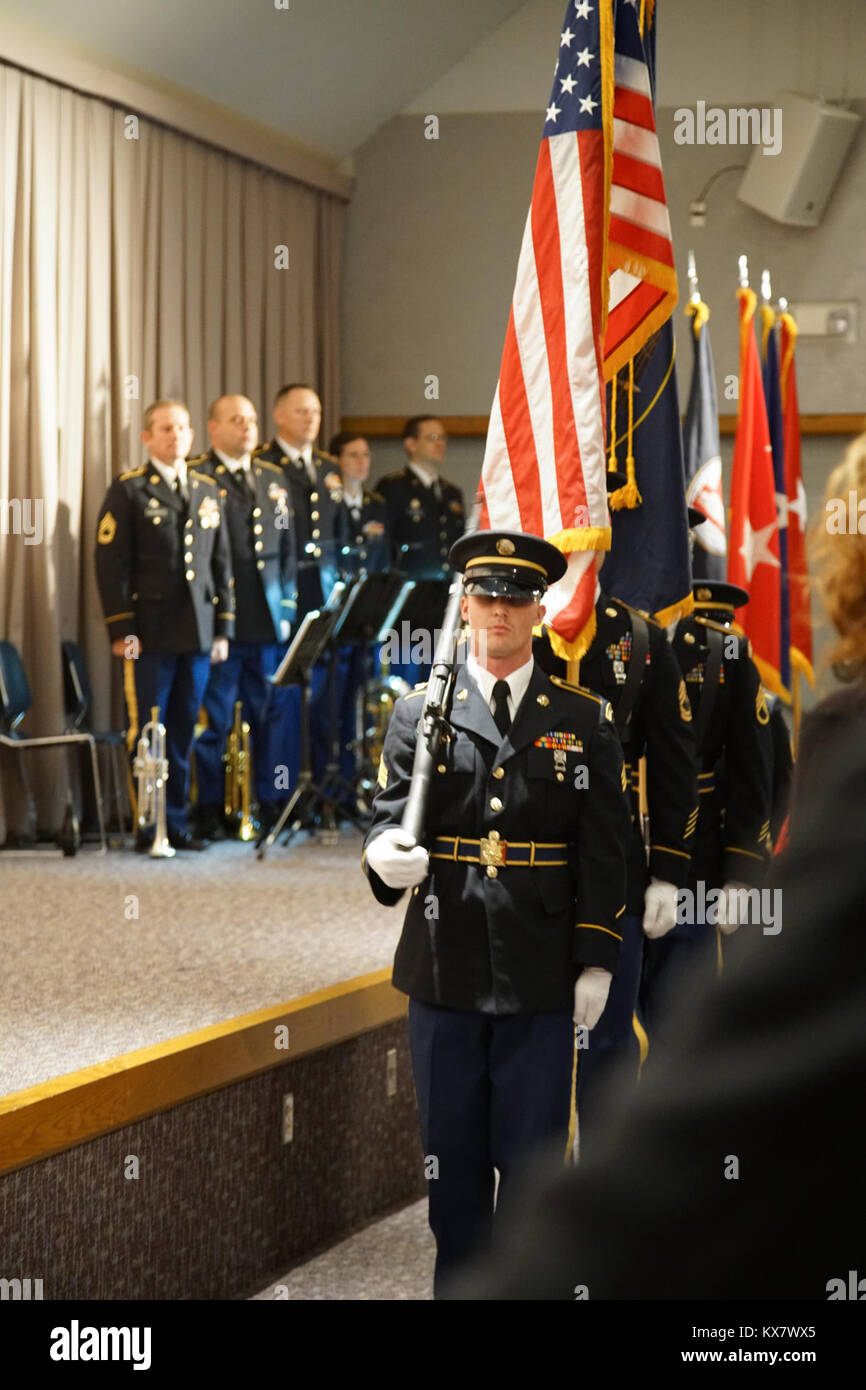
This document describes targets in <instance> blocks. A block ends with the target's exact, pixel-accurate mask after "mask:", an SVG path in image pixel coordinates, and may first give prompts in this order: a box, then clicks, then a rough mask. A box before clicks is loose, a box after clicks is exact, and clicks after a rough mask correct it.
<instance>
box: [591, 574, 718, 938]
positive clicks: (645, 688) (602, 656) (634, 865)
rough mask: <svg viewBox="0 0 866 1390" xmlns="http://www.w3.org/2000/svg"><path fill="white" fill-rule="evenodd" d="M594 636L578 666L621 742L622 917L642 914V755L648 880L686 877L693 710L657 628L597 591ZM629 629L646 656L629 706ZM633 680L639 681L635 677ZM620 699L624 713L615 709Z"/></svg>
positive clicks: (691, 820) (694, 799)
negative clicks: (626, 841)
mask: <svg viewBox="0 0 866 1390" xmlns="http://www.w3.org/2000/svg"><path fill="white" fill-rule="evenodd" d="M595 614H596V632H595V637H594V638H593V640H592V644H591V645H590V647H589V650H588V651H587V653H586V655H585V656H584V657H583V659H582V661H581V663H580V680H581V683H582V684H583V685H586V686H588V687H589V689H590V690H594V691H596V693H597V694H599V695H601V696H602V697H603V699H605V700H609V701H610V703H611V705H612V706H613V717H614V723H615V724H616V726H617V729H618V732H619V735H620V738H621V739H622V744H623V750H624V754H625V761H626V776H627V777H628V781H629V789H630V793H631V799H632V826H633V833H632V841H631V852H630V855H629V893H628V911H629V912H631V913H635V914H638V915H639V914H641V913H642V912H643V899H644V892H645V890H646V885H647V857H646V853H645V849H644V841H643V835H642V833H641V825H640V809H639V799H638V762H639V759H640V758H641V757H643V756H644V755H646V794H647V809H648V812H649V825H650V851H649V870H648V872H649V874H651V875H652V876H653V877H654V878H659V879H664V880H665V882H667V883H673V884H675V885H676V886H677V887H678V888H681V887H682V886H683V885H684V884H685V882H686V879H687V878H688V871H689V860H690V858H691V845H692V843H693V836H694V831H695V824H696V821H697V806H698V793H697V769H696V765H695V738H694V723H693V720H692V712H691V708H690V706H689V701H688V697H687V695H686V688H685V683H684V681H683V677H682V672H681V671H680V668H679V666H678V664H677V660H676V657H675V656H674V654H673V651H672V650H671V646H670V643H669V642H668V639H667V636H666V634H665V630H664V628H663V627H662V626H661V625H660V624H659V623H657V622H654V621H653V619H651V618H647V617H644V615H643V614H640V613H637V612H635V610H634V609H632V608H630V607H629V606H628V604H625V603H623V602H622V600H621V599H616V598H610V597H609V596H608V595H607V594H605V593H604V592H602V593H601V594H600V596H599V598H598V600H597V602H596V605H595ZM635 627H638V628H640V629H641V630H642V632H643V634H644V636H643V640H642V641H641V647H642V648H643V646H644V643H645V654H644V656H643V669H642V671H641V672H640V677H639V679H640V685H639V687H638V688H637V691H636V694H635V696H634V698H633V700H632V698H631V690H630V679H629V677H630V672H631V658H632V652H633V651H634V649H635V645H634V644H635ZM632 679H634V680H637V679H638V673H635V675H634V677H632ZM624 695H625V697H626V699H627V700H628V702H629V704H630V706H631V708H630V711H629V713H628V715H627V716H626V718H625V719H622V718H620V717H619V707H620V704H621V702H622V699H623V696H624Z"/></svg>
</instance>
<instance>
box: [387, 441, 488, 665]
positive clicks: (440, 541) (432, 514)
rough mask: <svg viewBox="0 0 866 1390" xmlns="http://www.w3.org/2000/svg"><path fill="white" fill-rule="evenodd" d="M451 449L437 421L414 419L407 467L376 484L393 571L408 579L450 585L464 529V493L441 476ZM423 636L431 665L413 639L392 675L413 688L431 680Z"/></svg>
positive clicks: (430, 639)
mask: <svg viewBox="0 0 866 1390" xmlns="http://www.w3.org/2000/svg"><path fill="white" fill-rule="evenodd" d="M447 446H448V436H447V434H446V433H445V426H444V424H443V423H442V421H441V420H440V419H439V418H438V416H435V415H413V416H412V417H411V418H410V419H408V420H407V421H406V423H405V425H404V426H403V448H404V449H405V450H406V454H407V456H408V462H407V464H406V467H405V468H401V469H398V470H397V472H396V473H388V474H387V475H386V476H385V477H384V478H380V479H379V482H378V484H377V488H378V491H379V492H380V493H381V494H382V496H383V497H384V498H385V504H386V507H387V517H388V531H389V533H390V536H391V547H392V552H393V561H394V566H395V568H396V569H398V570H400V571H401V572H402V573H403V574H405V575H406V576H407V577H408V578H409V579H441V580H447V579H450V577H451V562H450V560H449V558H448V555H449V551H450V548H451V546H452V545H453V544H454V542H455V541H456V540H459V538H460V537H461V536H462V535H463V532H464V530H465V528H466V514H465V508H464V504H463V493H462V492H461V491H460V489H459V487H457V486H456V485H455V484H454V483H450V482H448V480H447V479H446V478H443V477H442V475H441V471H440V470H441V467H442V460H443V459H444V457H445V450H446V448H447ZM443 609H444V599H443ZM423 636H426V637H427V638H428V642H429V650H430V660H428V661H418V660H416V659H415V658H413V656H412V654H411V652H412V648H413V647H414V645H415V643H414V639H413V640H412V642H411V645H410V649H409V650H408V651H404V652H402V653H401V658H402V659H401V661H400V662H399V663H398V662H392V663H391V670H392V672H393V673H394V675H397V676H402V677H403V679H404V680H407V681H408V682H409V684H410V685H414V684H415V683H416V682H417V681H421V680H426V678H427V676H428V675H429V674H430V665H431V662H432V649H433V634H432V633H431V634H422V637H423ZM422 650H423V646H422Z"/></svg>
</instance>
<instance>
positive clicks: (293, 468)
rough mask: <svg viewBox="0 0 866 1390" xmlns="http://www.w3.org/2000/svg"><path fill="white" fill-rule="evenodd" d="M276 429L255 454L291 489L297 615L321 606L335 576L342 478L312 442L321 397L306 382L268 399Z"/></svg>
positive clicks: (340, 533)
mask: <svg viewBox="0 0 866 1390" xmlns="http://www.w3.org/2000/svg"><path fill="white" fill-rule="evenodd" d="M274 422H275V424H276V426H277V433H276V436H275V438H274V439H272V440H271V442H270V444H267V445H263V446H262V447H261V448H260V449H258V450H257V451H256V458H258V459H262V460H264V461H266V462H268V463H274V464H277V465H278V466H279V467H281V468H282V469H283V470H284V472H285V475H286V479H287V481H288V484H289V486H290V488H291V490H292V508H293V510H294V513H295V522H296V530H297V536H298V621H300V620H301V618H303V617H304V616H305V615H306V614H307V613H309V612H310V610H311V609H313V608H321V607H322V604H323V603H325V602H326V601H327V598H328V595H329V594H330V592H331V589H332V588H333V586H334V584H335V583H336V581H337V579H338V578H339V549H340V543H341V541H342V538H343V532H344V525H345V522H344V511H343V492H342V480H341V478H340V473H339V470H338V468H337V467H336V465H335V463H334V460H333V459H332V458H331V457H330V456H329V455H328V454H324V453H322V451H321V450H320V449H317V448H316V447H315V441H316V439H317V438H318V436H319V426H320V425H321V423H322V403H321V401H320V400H319V397H318V396H317V395H316V392H315V391H314V390H313V388H312V387H311V386H307V385H306V383H304V382H290V383H289V385H288V386H282V387H281V388H280V390H279V391H278V392H277V395H276V399H275V401H274Z"/></svg>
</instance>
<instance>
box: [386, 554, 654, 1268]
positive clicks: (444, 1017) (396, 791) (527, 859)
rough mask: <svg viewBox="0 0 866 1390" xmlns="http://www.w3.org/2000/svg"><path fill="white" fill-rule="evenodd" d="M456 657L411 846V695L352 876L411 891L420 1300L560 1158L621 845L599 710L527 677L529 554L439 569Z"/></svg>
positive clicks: (583, 695)
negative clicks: (539, 1151)
mask: <svg viewBox="0 0 866 1390" xmlns="http://www.w3.org/2000/svg"><path fill="white" fill-rule="evenodd" d="M451 558H452V560H453V563H454V566H455V568H457V569H458V570H460V571H462V572H463V574H464V597H463V600H462V607H461V613H462V616H463V620H464V622H466V623H468V625H469V629H470V644H471V651H470V654H469V656H468V657H467V660H466V663H465V665H462V666H458V669H457V671H456V673H455V680H454V698H453V701H452V706H451V712H450V715H449V719H450V727H449V728H448V729H447V730H446V733H447V735H448V737H447V740H443V741H441V742H440V745H439V748H438V750H437V753H436V756H435V757H434V767H435V772H434V774H433V778H432V783H431V789H430V801H429V805H428V809H427V821H426V835H425V844H424V845H421V844H416V843H415V841H414V840H413V839H412V837H411V836H408V835H407V834H406V832H405V831H404V830H403V829H402V828H401V818H402V815H403V811H404V809H405V806H406V801H407V797H408V794H409V787H410V782H411V775H412V765H413V760H414V752H415V741H416V730H417V723H418V719H419V716H420V714H421V710H422V707H423V704H424V695H423V692H422V691H420V690H418V691H413V692H412V693H411V694H409V695H407V696H405V697H403V698H402V699H400V700H399V701H398V702H397V704H396V706H395V709H394V715H393V718H392V720H391V724H390V726H389V729H388V733H387V736H386V739H385V746H384V749H383V754H382V761H381V763H380V768H379V790H378V792H377V795H376V799H375V802H374V806H373V823H372V826H371V829H370V832H369V834H368V836H367V842H366V848H365V851H364V858H363V863H364V867H365V869H366V872H367V876H368V878H369V880H370V885H371V887H372V889H373V892H374V894H375V896H376V898H377V899H378V901H379V902H381V903H384V904H386V905H393V904H395V903H396V902H398V901H399V899H400V898H401V897H402V896H403V893H404V891H405V890H406V888H411V889H412V895H411V897H410V899H409V907H408V910H407V912H406V917H405V921H404V924H403V933H402V936H401V938H400V944H399V945H398V947H397V955H396V958H395V962H394V984H395V986H396V987H397V989H399V990H402V991H403V992H404V993H405V994H408V995H409V997H410V998H409V1042H410V1048H411V1053H412V1068H413V1073H414V1078H415V1088H416V1092H417V1096H418V1108H419V1116H420V1122H421V1136H422V1143H423V1146H424V1153H425V1155H426V1156H427V1157H428V1159H435V1161H436V1162H435V1171H431V1172H430V1173H428V1176H430V1177H431V1178H432V1179H434V1180H431V1181H430V1184H429V1192H430V1225H431V1228H432V1230H433V1232H434V1234H435V1236H436V1243H437V1260H436V1278H435V1292H436V1293H437V1294H438V1293H440V1292H441V1291H442V1281H443V1279H444V1278H445V1277H446V1276H450V1274H451V1273H452V1272H453V1270H454V1269H455V1267H456V1266H457V1265H458V1264H459V1263H460V1262H461V1261H462V1260H464V1259H465V1258H466V1257H467V1256H468V1255H469V1253H470V1252H471V1251H472V1249H473V1247H475V1246H477V1245H478V1244H479V1243H483V1242H485V1241H486V1240H487V1238H488V1237H489V1235H490V1231H491V1226H492V1221H493V1210H494V1169H496V1170H498V1173H499V1195H498V1202H497V1211H499V1210H500V1209H505V1208H506V1207H507V1204H508V1202H509V1200H510V1198H511V1194H512V1191H513V1181H514V1173H515V1170H516V1168H517V1167H518V1166H519V1165H520V1163H521V1162H522V1161H523V1160H524V1159H525V1158H526V1157H527V1155H528V1153H529V1152H530V1151H531V1150H532V1149H534V1148H535V1147H536V1146H537V1145H539V1144H541V1143H545V1142H547V1143H557V1142H561V1144H562V1146H563V1150H564V1148H565V1143H566V1137H567V1133H568V1127H569V1115H570V1109H571V1085H572V1074H573V1063H574V1056H575V1047H574V1029H573V1024H574V1023H578V1024H580V1025H582V1026H583V1027H585V1028H587V1029H590V1028H592V1027H593V1026H594V1025H595V1024H596V1023H597V1021H598V1019H599V1017H600V1016H601V1013H602V1011H603V1009H604V1005H605V1001H606V999H607V994H608V990H609V987H610V981H611V977H612V973H613V971H614V970H615V969H616V965H617V958H618V954H619V947H620V941H621V932H620V921H621V918H622V915H623V913H624V911H625V906H624V900H625V886H626V885H625V879H626V849H627V845H628V843H629V841H630V838H631V826H630V819H629V811H628V806H627V802H626V797H625V792H624V773H623V760H622V749H621V747H620V743H619V739H618V737H617V734H616V730H615V728H614V726H613V723H612V712H611V709H610V706H609V704H608V703H607V701H605V700H602V699H601V698H599V697H598V696H597V695H593V694H591V693H590V692H589V691H587V690H584V689H583V688H581V687H578V686H571V685H568V684H567V683H566V682H565V681H562V680H560V679H559V678H558V677H556V676H548V675H546V674H545V672H544V671H543V670H542V669H541V667H540V666H539V665H538V664H537V663H536V662H535V661H534V659H533V655H532V629H533V626H534V625H536V624H538V623H540V622H541V619H542V618H543V616H544V608H543V606H542V605H541V603H540V599H541V597H542V595H543V593H544V591H545V590H546V588H547V587H548V584H550V583H553V582H555V581H556V580H557V579H559V578H560V577H561V576H562V575H563V573H564V571H565V560H564V558H563V556H562V555H561V554H560V552H559V551H558V550H556V549H555V548H554V547H553V546H552V545H549V544H548V543H547V542H546V541H544V540H541V539H539V538H538V537H536V536H525V535H520V534H514V535H511V534H505V533H503V532H490V531H485V532H477V533H475V534H474V535H471V536H467V537H464V538H463V539H462V540H461V541H459V542H458V543H457V544H456V545H455V546H454V547H453V549H452V551H451Z"/></svg>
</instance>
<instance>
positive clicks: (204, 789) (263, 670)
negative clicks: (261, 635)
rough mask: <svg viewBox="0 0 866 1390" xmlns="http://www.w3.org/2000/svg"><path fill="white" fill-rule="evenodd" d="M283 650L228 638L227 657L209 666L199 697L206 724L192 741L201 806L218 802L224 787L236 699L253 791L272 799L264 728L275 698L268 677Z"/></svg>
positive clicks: (272, 793)
mask: <svg viewBox="0 0 866 1390" xmlns="http://www.w3.org/2000/svg"><path fill="white" fill-rule="evenodd" d="M282 650H283V648H282V647H280V646H279V645H277V643H274V642H229V656H228V661H222V662H220V663H219V664H218V665H216V666H214V667H212V669H211V673H210V676H209V678H208V683H207V685H206V687H205V692H204V697H203V699H202V704H203V705H204V707H205V710H206V712H207V717H208V727H207V728H206V729H205V730H204V732H203V733H202V734H201V735H200V736H199V738H198V739H197V741H196V745H195V762H196V776H197V780H198V800H199V805H200V806H214V807H217V808H221V807H222V804H223V797H224V792H225V765H224V763H223V754H224V752H225V746H226V739H227V737H228V734H229V730H230V729H231V727H232V724H233V722H234V714H235V701H236V700H240V701H242V703H243V718H244V719H246V720H248V722H249V725H250V734H251V736H252V737H251V746H252V759H253V770H254V773H255V792H256V796H257V798H258V800H259V801H260V802H261V801H273V800H274V774H273V769H272V768H271V767H270V765H269V756H270V741H269V739H268V732H267V731H268V713H269V710H270V708H271V706H272V704H273V701H272V687H271V686H270V684H269V682H268V679H267V677H268V676H271V675H273V673H274V671H275V670H276V668H277V663H278V661H279V658H280V653H281V651H282Z"/></svg>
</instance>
